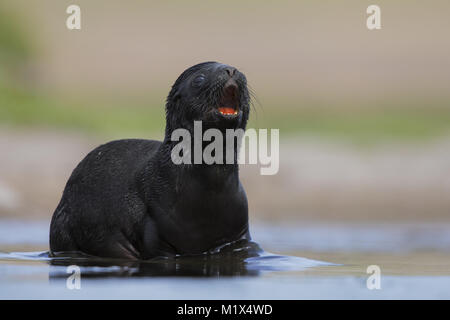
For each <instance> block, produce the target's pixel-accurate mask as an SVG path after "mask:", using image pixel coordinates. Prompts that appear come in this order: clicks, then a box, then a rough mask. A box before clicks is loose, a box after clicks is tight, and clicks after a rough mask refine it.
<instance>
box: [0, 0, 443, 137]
mask: <svg viewBox="0 0 450 320" xmlns="http://www.w3.org/2000/svg"><path fill="white" fill-rule="evenodd" d="M77 3H78V4H79V5H80V6H81V8H82V30H80V31H69V30H67V29H66V28H65V19H66V17H67V16H68V15H67V14H66V13H65V8H66V7H67V6H68V5H69V4H71V2H70V1H49V0H47V1H39V2H36V3H30V2H29V1H6V2H5V1H3V2H2V5H1V6H0V68H1V84H0V93H1V94H0V99H1V100H0V106H1V107H0V121H1V123H6V124H10V125H14V126H27V127H29V126H49V127H56V128H70V129H75V130H78V129H80V130H86V131H88V132H91V133H94V134H98V133H100V134H106V135H114V136H115V135H117V136H121V135H126V136H129V135H132V136H142V135H144V136H147V135H148V133H149V132H152V133H158V132H161V130H162V129H163V127H164V120H163V119H164V118H163V117H164V113H163V106H164V99H165V95H166V94H167V92H168V91H169V88H170V85H171V84H172V82H173V81H174V80H175V79H176V77H177V75H178V74H179V73H180V72H181V71H182V70H184V69H185V68H187V67H188V66H190V65H193V64H195V63H197V62H201V61H204V60H219V61H221V62H224V63H228V64H232V65H235V66H237V67H238V68H240V69H242V70H243V71H244V72H245V73H246V74H247V76H248V78H249V82H250V85H251V86H252V88H253V90H254V91H255V93H256V96H257V97H258V102H259V103H258V102H255V107H256V112H255V113H254V114H253V115H252V122H251V126H252V127H270V128H281V129H282V130H283V132H285V133H297V132H299V133H307V134H312V135H318V136H321V137H329V138H335V137H338V138H345V139H353V140H355V141H363V142H374V141H375V142H376V141H379V140H383V141H385V140H386V139H424V138H426V139H428V138H434V137H436V136H440V135H444V134H448V132H449V128H450V103H449V102H450V97H449V96H450V90H448V89H449V87H450V85H449V80H450V75H449V73H450V72H449V67H450V58H449V57H450V54H449V53H450V52H449V51H450V44H449V42H450V41H449V40H448V37H447V36H448V35H447V34H446V32H448V30H449V28H450V22H449V19H448V16H447V17H446V16H445V12H448V9H449V7H450V5H449V4H448V2H445V1H436V2H434V3H433V14H439V10H437V9H436V6H441V7H442V9H445V10H443V11H441V14H442V20H438V19H436V16H434V15H433V16H431V15H430V12H429V8H428V5H426V4H424V3H422V2H420V1H396V2H395V3H392V2H387V1H384V2H383V1H382V2H380V6H381V7H382V13H383V16H382V29H381V30H379V31H369V30H367V28H366V27H365V17H366V14H365V8H366V7H367V4H368V3H369V2H366V1H344V2H339V3H335V2H332V1H323V2H321V3H320V4H317V3H315V2H313V1H306V2H290V1H287V2H280V3H278V2H277V3H275V2H273V3H264V4H262V3H259V2H255V1H253V2H246V3H245V4H242V3H241V2H238V1H236V2H227V5H226V6H225V5H223V4H220V3H214V4H212V3H205V2H198V3H189V4H187V3H185V2H183V1H176V2H171V3H166V2H152V3H151V4H144V3H143V2H141V1H129V2H127V3H122V2H118V1H108V2H106V1H104V2H102V1H96V2H95V3H92V2H89V1H79V2H77ZM312 17H314V18H312Z"/></svg>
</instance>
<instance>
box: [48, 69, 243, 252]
mask: <svg viewBox="0 0 450 320" xmlns="http://www.w3.org/2000/svg"><path fill="white" fill-rule="evenodd" d="M227 68H229V66H227V65H223V64H220V63H217V62H206V63H201V64H198V65H195V66H193V67H191V68H189V69H187V70H186V71H184V72H183V73H182V74H181V75H180V76H179V78H178V79H177V80H176V82H175V84H174V85H173V87H172V90H171V91H170V93H169V96H168V98H167V103H166V131H165V138H164V141H162V142H160V141H154V140H139V139H128V140H118V141H112V142H109V143H107V144H104V145H102V146H100V147H98V148H96V149H94V150H93V151H91V152H90V153H89V154H88V155H87V156H86V157H85V158H84V159H83V160H82V161H81V162H80V164H79V165H78V166H77V167H76V168H75V170H74V171H73V173H72V175H71V177H70V178H69V180H68V182H67V185H66V187H65V189H64V193H63V196H62V199H61V201H60V203H59V205H58V207H57V208H56V210H55V212H54V214H53V218H52V221H51V226H50V251H51V254H52V255H57V254H58V252H67V251H78V252H83V253H85V254H89V255H94V256H101V257H111V258H127V259H148V258H152V257H155V256H174V255H178V254H199V253H203V252H206V251H209V250H213V249H215V248H217V247H219V246H221V245H224V244H226V243H230V242H233V241H236V240H238V239H249V238H250V235H249V231H248V209H247V198H246V195H245V191H244V189H243V187H242V185H241V183H240V181H239V176H238V165H237V164H223V165H221V164H213V165H206V164H198V165H195V164H192V165H189V164H182V165H175V164H174V163H173V162H172V161H171V157H170V153H171V150H172V148H173V146H174V145H175V144H176V143H177V142H172V141H171V139H170V137H171V134H172V132H173V130H175V129H177V128H185V129H188V130H189V131H191V132H192V131H193V123H194V120H202V122H203V130H206V129H208V128H218V129H220V130H221V131H225V129H227V128H233V129H236V128H242V129H245V126H246V123H247V120H248V116H249V103H250V97H249V93H248V89H247V83H246V79H245V76H244V75H243V74H242V73H240V72H239V71H236V72H235V74H234V76H233V79H234V80H235V81H236V83H237V85H238V93H239V110H240V112H239V116H238V117H236V118H233V119H227V118H225V117H221V116H220V114H218V112H217V107H218V106H219V103H220V101H221V100H220V99H221V97H222V94H223V88H224V85H225V83H226V82H227V81H228V79H229V78H230V76H229V73H227V71H226V69H227ZM200 75H202V77H199V76H200ZM236 158H237V153H236V152H235V159H236ZM235 163H236V162H235Z"/></svg>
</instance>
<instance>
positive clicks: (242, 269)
mask: <svg viewBox="0 0 450 320" xmlns="http://www.w3.org/2000/svg"><path fill="white" fill-rule="evenodd" d="M0 259H7V260H11V259H14V260H38V261H47V262H48V264H49V265H50V271H49V277H50V279H61V278H64V279H66V278H67V272H66V270H67V268H66V267H67V266H70V265H76V266H79V267H80V269H81V274H82V276H83V278H105V277H177V276H182V277H223V276H229V277H230V276H258V275H260V274H261V273H262V272H264V271H288V270H302V269H305V268H309V267H315V266H323V265H331V264H329V263H325V262H319V261H314V260H309V259H305V258H299V257H290V256H279V255H274V254H270V253H267V252H265V251H263V250H262V249H261V247H260V246H259V245H258V244H257V243H255V242H252V241H247V240H241V241H237V242H234V243H232V244H228V245H226V246H224V247H221V248H220V249H218V250H216V251H215V252H213V253H207V254H202V255H195V256H177V257H175V258H155V259H151V260H145V261H130V260H119V259H106V258H98V257H92V256H87V255H83V254H80V253H73V252H71V253H60V254H58V255H57V256H56V257H49V255H48V252H38V253H9V254H1V255H0Z"/></svg>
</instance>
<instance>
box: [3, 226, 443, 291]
mask: <svg viewBox="0 0 450 320" xmlns="http://www.w3.org/2000/svg"><path fill="white" fill-rule="evenodd" d="M251 231H252V235H253V239H254V240H255V241H256V242H257V243H256V242H238V243H234V244H231V245H229V246H226V247H224V248H222V249H221V250H220V251H219V252H217V253H215V254H207V255H202V256H189V257H177V258H175V259H164V258H157V259H152V260H149V261H138V262H136V261H126V260H117V259H102V258H93V257H89V256H83V255H73V254H68V255H66V256H59V257H57V258H52V257H49V256H48V252H47V250H48V244H47V243H48V222H47V221H42V222H23V221H11V220H0V298H2V299H17V298H26V299H46V298H56V299H92V298H95V299H218V298H220V299H310V298H311V299H315V298H326V299H344V298H355V299H391V298H394V299H396V298H412V299H416V298H447V299H449V298H450V289H448V288H449V287H450V232H449V231H450V226H449V225H444V224H441V225H437V224H408V225H405V224H403V225H386V224H385V225H383V224H378V225H355V224H353V225H343V224H340V225H336V224H334V225H333V224H331V225H330V224H317V223H315V224H306V225H305V224H303V225H292V224H291V225H270V224H263V223H254V224H252V230H251ZM262 248H264V250H263V249H262ZM71 265H76V266H78V267H79V268H80V271H81V282H80V283H81V289H79V290H77V289H73V290H70V289H69V288H68V287H67V279H68V277H69V276H71V275H72V272H69V273H68V266H71ZM369 265H378V266H379V267H380V269H381V278H380V279H381V282H380V283H381V289H380V290H369V289H368V288H367V285H366V283H367V279H368V277H369V276H370V274H368V273H367V272H366V271H367V267H368V266H369Z"/></svg>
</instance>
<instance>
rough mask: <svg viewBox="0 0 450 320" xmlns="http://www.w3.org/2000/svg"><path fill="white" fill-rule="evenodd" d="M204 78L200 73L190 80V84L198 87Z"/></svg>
mask: <svg viewBox="0 0 450 320" xmlns="http://www.w3.org/2000/svg"><path fill="white" fill-rule="evenodd" d="M205 80H206V78H205V76H204V75H202V74H201V75H199V76H197V77H195V78H194V80H192V85H193V86H194V87H200V86H201V85H202V84H203V83H204V82H205Z"/></svg>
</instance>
